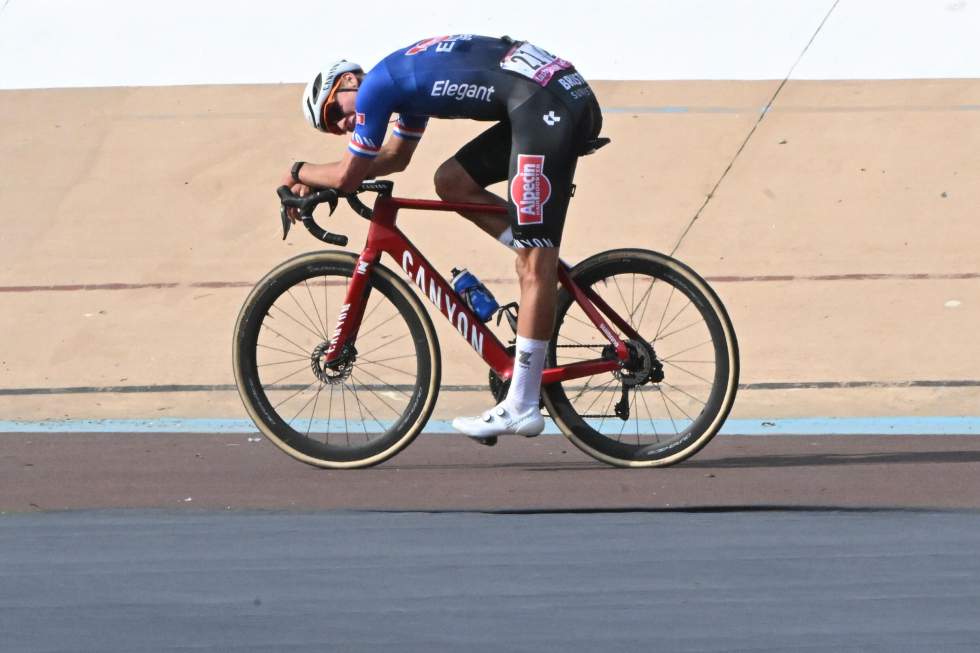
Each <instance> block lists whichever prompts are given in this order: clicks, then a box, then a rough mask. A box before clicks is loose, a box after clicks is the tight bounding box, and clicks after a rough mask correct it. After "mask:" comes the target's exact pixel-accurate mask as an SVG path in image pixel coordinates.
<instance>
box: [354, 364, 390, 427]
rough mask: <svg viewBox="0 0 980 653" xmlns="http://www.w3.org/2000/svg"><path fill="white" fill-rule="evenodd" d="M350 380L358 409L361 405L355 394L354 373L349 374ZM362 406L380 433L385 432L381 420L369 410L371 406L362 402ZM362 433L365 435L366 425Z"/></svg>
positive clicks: (358, 396) (359, 397)
mask: <svg viewBox="0 0 980 653" xmlns="http://www.w3.org/2000/svg"><path fill="white" fill-rule="evenodd" d="M350 382H351V389H352V390H353V391H354V398H355V399H356V400H357V406H358V408H357V409H358V410H360V409H361V405H362V402H361V396H360V395H359V394H357V382H356V381H354V375H353V374H351V377H350ZM361 387H363V386H361ZM363 406H364V409H365V410H366V411H367V412H368V415H370V416H371V419H373V420H374V422H375V423H376V424H377V425H378V427H379V430H380V432H381V433H384V432H385V425H384V424H383V423H382V422H381V420H379V419H378V418H377V417H375V416H374V413H373V412H371V408H370V407H368V405H367V404H363ZM361 420H362V421H363V420H364V413H363V412H362V413H361ZM364 434H365V435H367V428H366V427H365V429H364ZM370 440H371V439H370V438H368V441H369V442H370Z"/></svg>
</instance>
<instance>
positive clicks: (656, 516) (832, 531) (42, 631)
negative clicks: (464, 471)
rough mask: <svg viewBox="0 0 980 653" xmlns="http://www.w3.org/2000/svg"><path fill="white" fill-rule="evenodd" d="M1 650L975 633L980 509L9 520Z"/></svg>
mask: <svg viewBox="0 0 980 653" xmlns="http://www.w3.org/2000/svg"><path fill="white" fill-rule="evenodd" d="M0 546H2V548H3V551H4V556H3V558H2V559H0V575H2V584H0V630H2V631H3V633H4V643H3V644H2V645H0V646H2V649H3V650H5V651H47V652H53V651H100V652H106V653H107V652H115V651H119V652H123V651H125V652H127V653H128V652H132V651H187V650H195V651H199V650H213V651H311V650H318V651H354V650H357V651H361V650H366V651H378V650H384V651H437V650H438V651H459V650H466V651H501V650H507V651H569V650H581V651H596V650H604V651H641V650H664V651H731V650H756V651H758V650H768V651H790V650H792V651H798V650H826V651H888V652H894V651H974V650H976V649H977V646H978V645H980V622H978V620H977V618H976V616H977V614H978V613H980V588H978V585H977V578H978V577H980V558H978V556H977V555H976V551H977V548H978V546H980V515H978V514H977V513H975V512H969V513H946V514H934V513H919V512H901V511H899V512H861V511H858V512H833V511H831V512H824V513H815V514H814V513H802V514H801V513H798V512H796V513H794V512H781V511H777V512H760V513H744V512H732V513H723V512H722V513H717V512H707V513H685V512H666V513H656V512H655V513H642V512H641V513H636V512H634V513H621V514H537V515H527V514H524V515H492V514H479V513H439V514H432V513H400V514H399V513H396V514H392V513H339V512H327V513H289V514H271V513H251V512H245V513H242V512H239V513H229V514H215V513H212V512H205V513H196V512H188V511H184V512H163V513H154V512H109V513H106V512H88V511H85V512H77V513H67V514H61V515H58V514H54V515H52V514H46V515H16V516H10V517H7V518H5V519H3V520H2V521H0Z"/></svg>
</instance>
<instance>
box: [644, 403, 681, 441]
mask: <svg viewBox="0 0 980 653" xmlns="http://www.w3.org/2000/svg"><path fill="white" fill-rule="evenodd" d="M660 396H661V397H662V396H663V393H660ZM640 399H642V400H643V405H644V406H645V407H646V409H647V414H648V415H650V426H652V427H653V437H654V438H656V440H657V442H660V434H659V433H657V423H656V421H655V420H654V417H653V411H652V410H650V404H648V403H647V398H646V396H645V395H644V394H643V393H642V392H641V393H640ZM664 404H665V405H666V402H664ZM667 414H668V415H670V411H667ZM670 421H671V423H673V421H674V420H673V419H672V420H670ZM675 430H676V427H675Z"/></svg>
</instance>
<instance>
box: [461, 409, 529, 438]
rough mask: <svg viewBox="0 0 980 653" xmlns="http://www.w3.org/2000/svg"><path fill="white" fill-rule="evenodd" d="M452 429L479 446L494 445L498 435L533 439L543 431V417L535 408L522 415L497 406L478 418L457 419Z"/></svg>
mask: <svg viewBox="0 0 980 653" xmlns="http://www.w3.org/2000/svg"><path fill="white" fill-rule="evenodd" d="M453 428H454V429H456V430H457V431H459V432H461V433H465V434H466V435H468V436H470V437H471V438H473V439H474V440H476V441H478V442H479V443H480V444H488V445H494V444H496V442H497V436H498V435H505V434H508V433H512V434H515V435H523V436H524V437H528V438H531V437H534V436H535V435H538V434H540V433H541V431H543V430H544V417H542V416H541V410H540V409H539V408H538V407H537V406H532V407H531V408H529V409H527V410H526V411H525V412H523V413H513V412H511V410H510V408H507V407H505V406H504V405H503V404H498V405H496V406H494V407H493V408H491V409H490V410H488V411H487V412H485V413H483V415H481V416H479V417H457V418H456V419H454V420H453Z"/></svg>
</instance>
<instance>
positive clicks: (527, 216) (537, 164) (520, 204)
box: [510, 154, 551, 224]
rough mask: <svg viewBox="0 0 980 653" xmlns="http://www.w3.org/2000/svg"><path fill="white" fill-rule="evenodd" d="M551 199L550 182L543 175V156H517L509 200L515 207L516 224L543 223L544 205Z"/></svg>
mask: <svg viewBox="0 0 980 653" xmlns="http://www.w3.org/2000/svg"><path fill="white" fill-rule="evenodd" d="M550 197H551V180H549V179H548V177H547V176H546V175H545V174H544V155H543V154H518V155H517V174H515V175H514V180H513V181H511V182H510V198H511V201H513V202H514V205H515V206H516V207H517V224H541V223H542V222H544V205H545V204H546V203H547V202H548V198H550Z"/></svg>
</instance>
